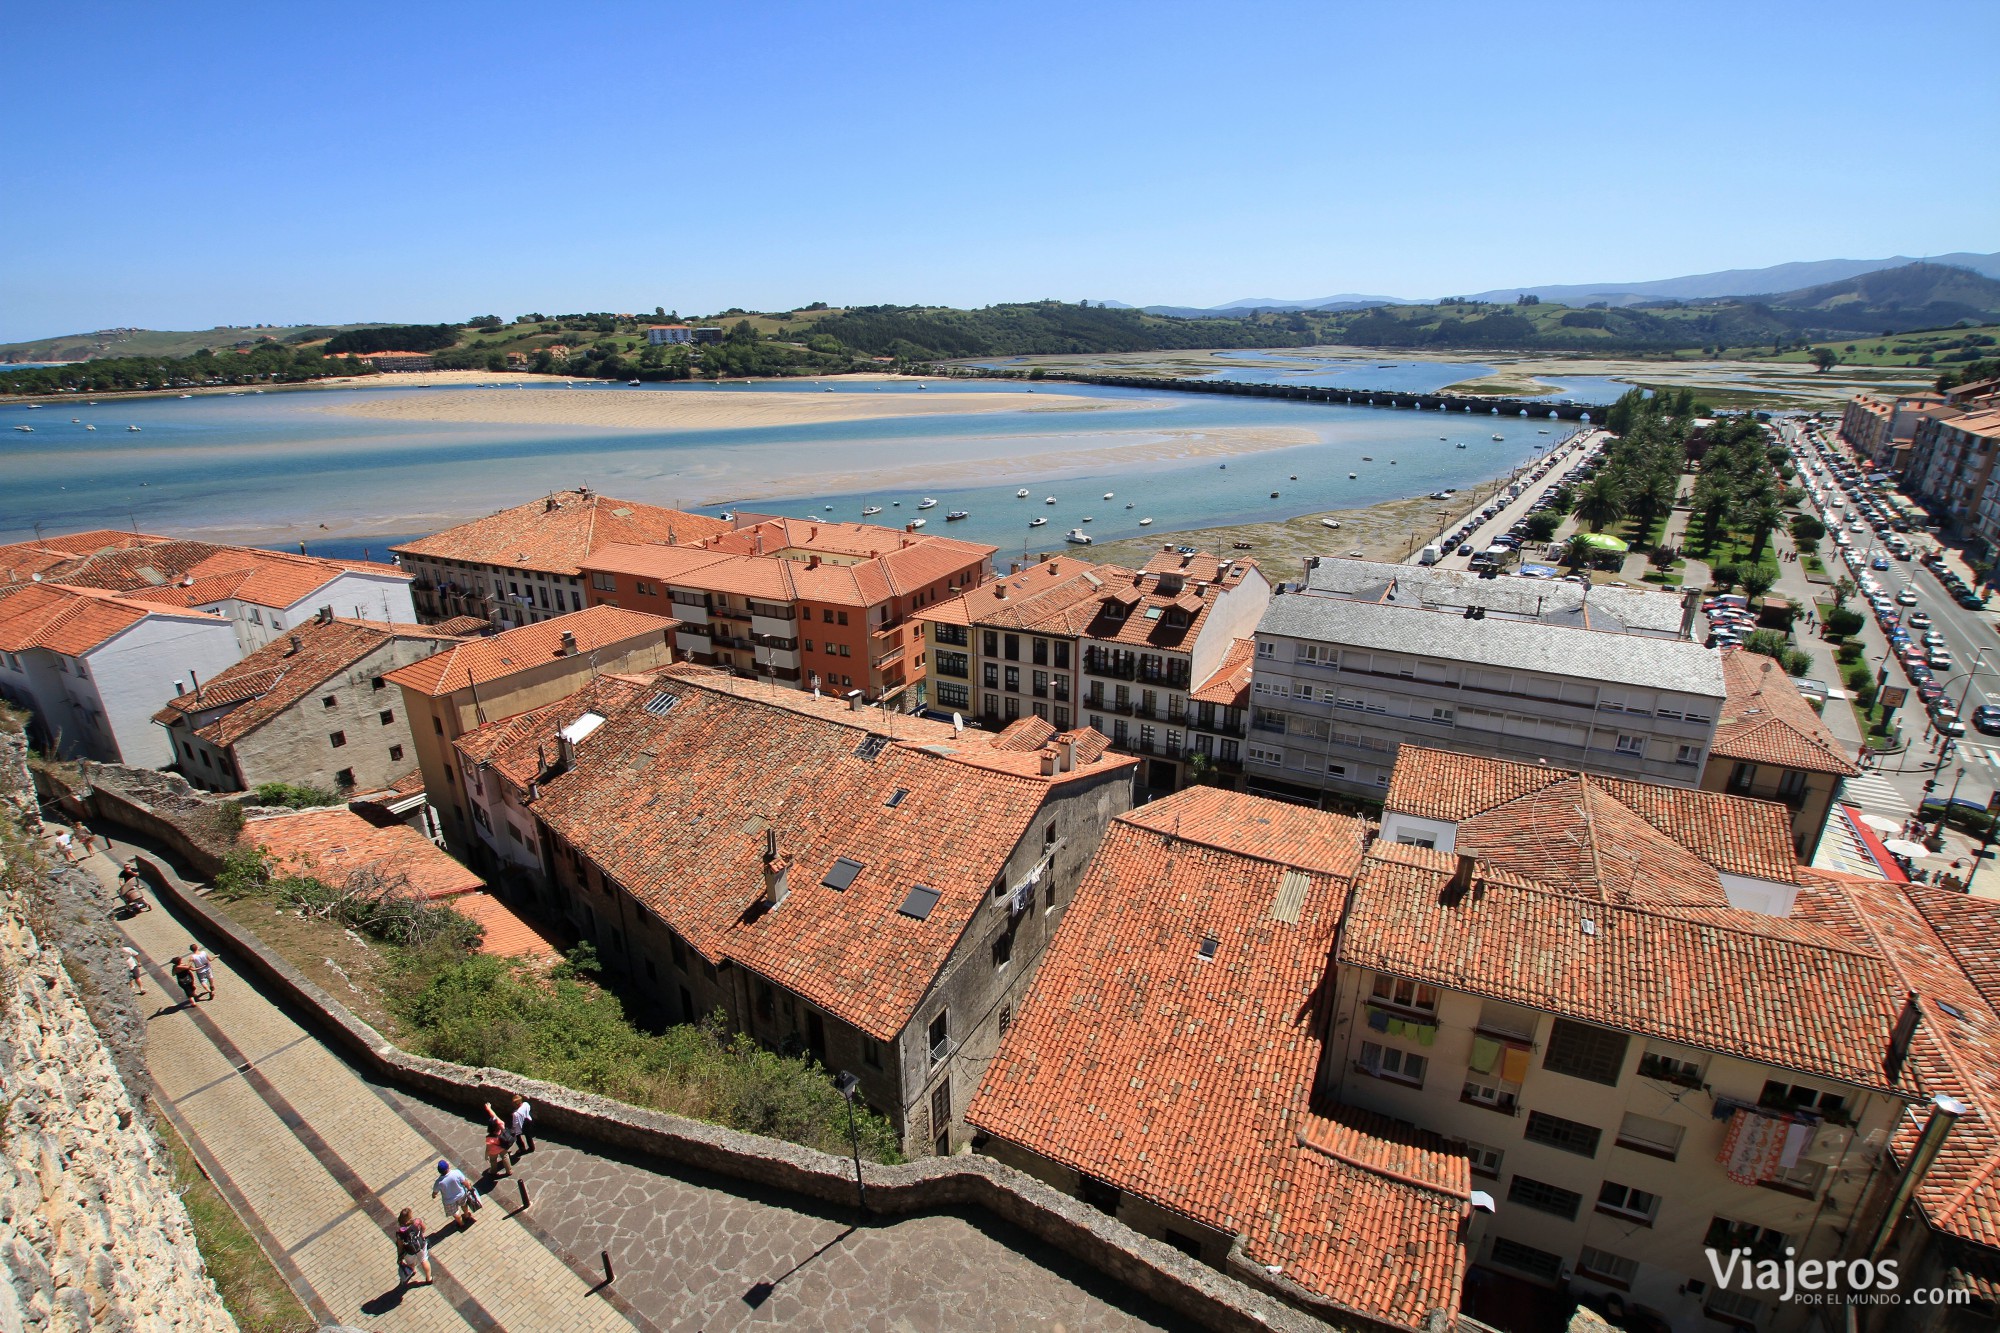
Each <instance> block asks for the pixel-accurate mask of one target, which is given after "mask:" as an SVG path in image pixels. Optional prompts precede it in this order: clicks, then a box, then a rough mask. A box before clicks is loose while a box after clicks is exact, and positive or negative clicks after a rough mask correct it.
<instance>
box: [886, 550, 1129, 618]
mask: <svg viewBox="0 0 2000 1333" xmlns="http://www.w3.org/2000/svg"><path fill="white" fill-rule="evenodd" d="M1131 578H1132V571H1131V570H1129V569H1121V568H1120V567H1118V566H1117V565H1093V564H1091V563H1090V562H1089V561H1087V560H1073V559H1071V558H1070V557H1068V556H1066V555H1057V556H1051V557H1049V558H1048V559H1047V560H1043V561H1040V562H1038V563H1036V564H1033V565H1030V566H1028V567H1027V568H1026V569H1024V570H1022V571H1020V572H1019V573H1016V574H1006V575H1002V576H1001V577H999V578H995V579H990V580H988V581H987V582H986V583H984V584H981V585H980V586H979V587H977V588H973V589H970V590H968V591H967V592H966V593H964V594H963V595H962V596H959V597H954V598H952V599H951V600H950V601H947V602H939V603H937V604H936V605H934V606H927V607H925V608H924V609H923V610H921V611H919V612H917V613H916V615H915V617H914V619H918V620H935V621H937V622H939V623H940V624H946V625H978V626H981V627H982V628H986V629H1030V630H1043V631H1045V632H1053V633H1061V634H1073V633H1074V631H1073V630H1071V629H1070V628H1069V623H1070V622H1069V621H1068V619H1066V618H1064V613H1065V612H1068V611H1069V610H1071V609H1072V608H1074V607H1077V606H1082V605H1086V604H1091V605H1094V604H1095V602H1096V600H1097V598H1098V597H1100V596H1101V595H1102V594H1103V592H1104V590H1105V588H1107V587H1109V586H1111V585H1113V584H1116V583H1122V582H1128V581H1130V579H1131ZM1085 618H1086V619H1088V615H1086V617H1085Z"/></svg>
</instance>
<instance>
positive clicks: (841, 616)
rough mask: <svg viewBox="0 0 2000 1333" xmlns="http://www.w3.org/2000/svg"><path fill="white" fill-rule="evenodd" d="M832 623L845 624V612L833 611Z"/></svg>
mask: <svg viewBox="0 0 2000 1333" xmlns="http://www.w3.org/2000/svg"><path fill="white" fill-rule="evenodd" d="M833 623H834V624H836V625H845V624H846V623H847V612H845V611H836V612H834V613H833Z"/></svg>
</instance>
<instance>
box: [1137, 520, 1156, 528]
mask: <svg viewBox="0 0 2000 1333" xmlns="http://www.w3.org/2000/svg"><path fill="white" fill-rule="evenodd" d="M1139 526H1140V527H1142V528H1150V527H1152V526H1153V520H1152V519H1150V518H1142V519H1140V520H1139Z"/></svg>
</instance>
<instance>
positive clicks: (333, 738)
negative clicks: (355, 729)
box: [326, 731, 347, 750]
mask: <svg viewBox="0 0 2000 1333" xmlns="http://www.w3.org/2000/svg"><path fill="white" fill-rule="evenodd" d="M326 743H327V744H328V745H331V746H332V747H333V748H334V749H336V750H338V749H339V748H340V747H341V746H343V745H345V744H347V733H346V732H344V731H336V732H332V733H331V734H329V735H328V736H327V738H326Z"/></svg>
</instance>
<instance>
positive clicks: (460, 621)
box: [431, 616, 493, 639]
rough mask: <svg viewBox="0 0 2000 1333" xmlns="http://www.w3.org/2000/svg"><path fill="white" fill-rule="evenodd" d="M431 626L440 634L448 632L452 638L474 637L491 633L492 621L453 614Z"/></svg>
mask: <svg viewBox="0 0 2000 1333" xmlns="http://www.w3.org/2000/svg"><path fill="white" fill-rule="evenodd" d="M431 628H432V629H434V630H436V631H437V632H438V633H440V634H449V635H451V636H452V637H453V638H454V639H476V638H478V637H479V636H480V635H482V634H489V633H491V632H492V630H493V622H492V621H490V620H484V619H481V618H480V617H478V616H453V617H452V618H451V619H449V620H440V621H439V622H438V623H437V624H435V625H433V626H431Z"/></svg>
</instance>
